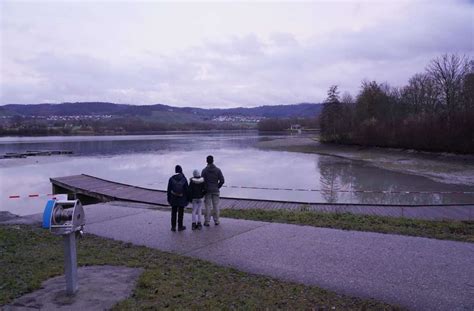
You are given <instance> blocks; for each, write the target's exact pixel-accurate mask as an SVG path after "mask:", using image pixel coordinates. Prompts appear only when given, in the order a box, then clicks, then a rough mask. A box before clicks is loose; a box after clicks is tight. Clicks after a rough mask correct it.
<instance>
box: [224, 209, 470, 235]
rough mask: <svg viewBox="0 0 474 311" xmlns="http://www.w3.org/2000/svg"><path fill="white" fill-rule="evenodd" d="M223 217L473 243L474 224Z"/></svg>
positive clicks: (255, 213)
mask: <svg viewBox="0 0 474 311" xmlns="http://www.w3.org/2000/svg"><path fill="white" fill-rule="evenodd" d="M221 216H222V217H230V218H239V219H250V220H260V221H269V222H280V223H288V224H298V225H307V226H314V227H325V228H335V229H344V230H356V231H371V232H380V233H393V234H401V235H410V236H420V237H427V238H434V239H441V240H454V241H464V242H471V243H473V242H474V221H428V220H417V219H407V218H393V217H383V216H368V215H355V214H349V213H344V214H332V213H319V212H312V211H289V210H260V209H225V210H221Z"/></svg>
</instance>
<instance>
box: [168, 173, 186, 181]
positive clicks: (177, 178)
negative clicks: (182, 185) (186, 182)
mask: <svg viewBox="0 0 474 311" xmlns="http://www.w3.org/2000/svg"><path fill="white" fill-rule="evenodd" d="M171 178H173V179H176V180H177V181H178V180H180V179H183V178H184V179H186V177H185V176H184V174H183V173H176V174H174V175H173V177H171Z"/></svg>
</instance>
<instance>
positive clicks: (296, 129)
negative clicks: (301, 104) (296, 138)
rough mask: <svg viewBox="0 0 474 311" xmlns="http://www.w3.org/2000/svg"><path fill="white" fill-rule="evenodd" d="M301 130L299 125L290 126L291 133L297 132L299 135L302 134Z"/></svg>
mask: <svg viewBox="0 0 474 311" xmlns="http://www.w3.org/2000/svg"><path fill="white" fill-rule="evenodd" d="M301 129H302V127H301V125H299V124H292V125H291V126H290V131H297V132H298V134H301Z"/></svg>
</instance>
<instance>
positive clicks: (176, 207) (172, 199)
mask: <svg viewBox="0 0 474 311" xmlns="http://www.w3.org/2000/svg"><path fill="white" fill-rule="evenodd" d="M174 171H175V173H176V174H175V175H173V176H171V177H170V179H169V181H168V190H167V192H166V193H167V195H168V203H169V205H171V231H176V214H178V231H183V230H186V227H185V226H183V214H184V207H185V206H186V205H188V196H187V194H188V181H187V179H186V177H185V176H184V174H183V169H182V168H181V166H180V165H176V167H175V169H174Z"/></svg>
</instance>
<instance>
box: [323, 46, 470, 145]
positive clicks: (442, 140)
mask: <svg viewBox="0 0 474 311" xmlns="http://www.w3.org/2000/svg"><path fill="white" fill-rule="evenodd" d="M320 126H321V140H322V141H324V142H334V143H343V144H357V145H364V146H380V147H395V148H409V149H418V150H427V151H446V152H458V153H474V61H473V60H472V59H469V58H468V57H466V56H459V55H457V54H450V55H448V54H445V55H442V56H440V57H437V58H435V59H433V60H432V61H431V62H430V63H429V64H428V65H427V67H426V69H425V72H423V73H417V74H415V75H414V76H412V77H411V78H410V79H409V81H408V84H407V85H405V86H402V87H391V86H390V85H388V84H387V83H378V82H376V81H363V82H362V85H361V89H360V91H359V93H358V94H357V96H356V97H355V98H353V97H352V96H351V95H350V94H349V93H347V92H346V93H344V94H343V95H342V96H341V95H340V92H339V90H338V86H337V85H333V86H331V87H330V88H329V90H328V96H327V99H326V101H325V102H324V107H323V111H322V112H321V115H320Z"/></svg>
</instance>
